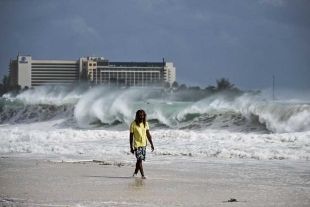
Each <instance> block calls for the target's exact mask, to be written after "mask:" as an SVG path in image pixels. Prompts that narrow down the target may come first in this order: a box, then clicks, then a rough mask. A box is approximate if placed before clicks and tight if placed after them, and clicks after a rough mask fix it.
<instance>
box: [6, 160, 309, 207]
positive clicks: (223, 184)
mask: <svg viewBox="0 0 310 207" xmlns="http://www.w3.org/2000/svg"><path fill="white" fill-rule="evenodd" d="M304 163H308V162H307V161H305V162H302V161H299V162H297V161H296V162H294V161H290V162H286V161H283V162H282V161H276V162H273V161H262V162H260V161H247V160H220V159H208V160H199V159H195V160H190V159H183V160H182V159H180V160H179V161H176V160H173V161H169V159H166V160H163V161H162V162H160V160H157V161H156V160H154V162H153V161H152V160H151V161H147V162H144V164H143V166H144V171H145V173H146V176H147V179H145V180H143V179H141V178H139V177H138V178H132V177H131V175H132V172H133V170H134V163H133V162H121V161H120V162H111V161H104V160H103V161H100V160H99V161H91V160H86V161H75V162H74V161H73V162H54V161H47V160H42V159H40V160H36V159H29V158H28V159H27V158H18V157H9V156H6V157H1V159H0V172H1V173H0V183H1V185H0V186H1V187H0V196H1V197H0V206H222V205H228V204H229V205H230V206H253V207H254V206H305V207H306V206H309V204H310V197H309V195H310V167H308V166H309V165H304ZM231 199H236V201H237V202H229V201H233V200H231Z"/></svg>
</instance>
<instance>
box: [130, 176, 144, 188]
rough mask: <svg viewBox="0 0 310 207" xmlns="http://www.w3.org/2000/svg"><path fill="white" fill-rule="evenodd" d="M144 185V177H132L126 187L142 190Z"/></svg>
mask: <svg viewBox="0 0 310 207" xmlns="http://www.w3.org/2000/svg"><path fill="white" fill-rule="evenodd" d="M144 185H145V183H144V179H141V178H134V179H133V182H130V183H129V184H128V187H129V188H130V189H133V190H142V189H143V188H144Z"/></svg>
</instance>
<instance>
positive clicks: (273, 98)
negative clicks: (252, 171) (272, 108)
mask: <svg viewBox="0 0 310 207" xmlns="http://www.w3.org/2000/svg"><path fill="white" fill-rule="evenodd" d="M272 100H273V101H274V100H275V97H274V75H273V76H272Z"/></svg>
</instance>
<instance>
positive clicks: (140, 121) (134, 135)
mask: <svg viewBox="0 0 310 207" xmlns="http://www.w3.org/2000/svg"><path fill="white" fill-rule="evenodd" d="M146 138H147V139H148V141H149V142H150V144H151V148H152V152H153V151H154V145H153V142H152V136H151V134H150V128H149V124H148V122H147V121H146V113H145V111H144V110H142V109H140V110H138V111H137V112H136V118H135V120H134V121H133V122H132V123H131V124H130V136H129V140H130V152H131V153H132V154H134V153H135V155H136V158H137V163H136V169H135V172H134V173H133V177H136V176H137V174H138V172H139V170H140V173H141V176H142V178H143V179H145V178H146V177H145V176H144V171H143V166H142V160H144V161H145V155H146V145H147V140H146Z"/></svg>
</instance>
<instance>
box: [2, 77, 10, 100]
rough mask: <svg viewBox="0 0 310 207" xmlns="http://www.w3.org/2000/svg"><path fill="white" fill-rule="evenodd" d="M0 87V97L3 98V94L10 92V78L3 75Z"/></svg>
mask: <svg viewBox="0 0 310 207" xmlns="http://www.w3.org/2000/svg"><path fill="white" fill-rule="evenodd" d="M0 85H1V86H0V96H3V94H5V93H7V92H9V90H10V77H9V76H7V75H4V76H3V78H2V84H0Z"/></svg>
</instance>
